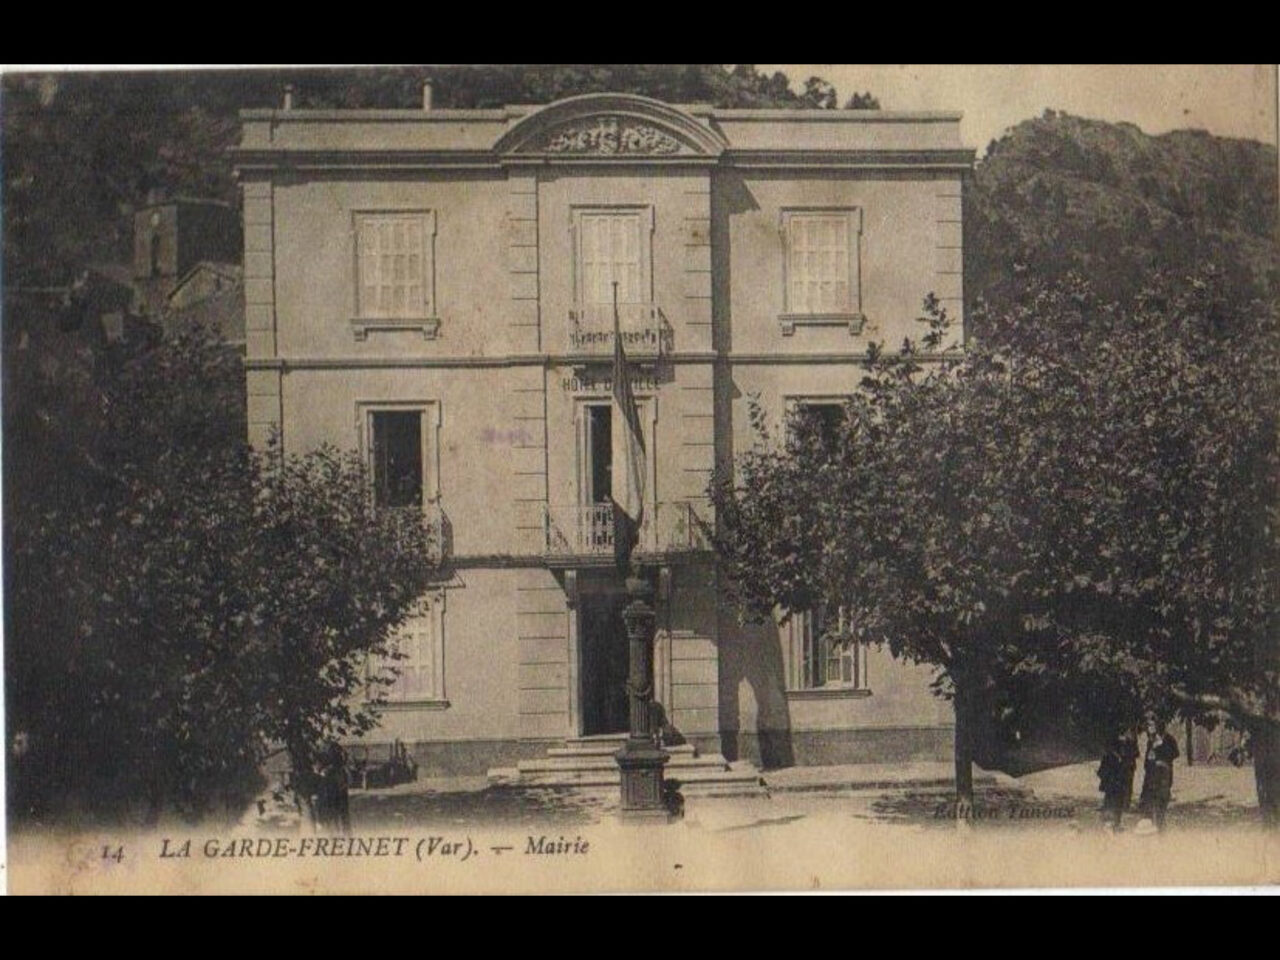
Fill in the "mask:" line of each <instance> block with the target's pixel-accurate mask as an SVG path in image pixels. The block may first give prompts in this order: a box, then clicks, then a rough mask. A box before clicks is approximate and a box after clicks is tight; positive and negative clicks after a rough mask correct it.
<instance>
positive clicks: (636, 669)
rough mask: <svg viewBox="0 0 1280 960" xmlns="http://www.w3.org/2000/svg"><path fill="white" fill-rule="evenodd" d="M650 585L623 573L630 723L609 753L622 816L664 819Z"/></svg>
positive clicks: (664, 758)
mask: <svg viewBox="0 0 1280 960" xmlns="http://www.w3.org/2000/svg"><path fill="white" fill-rule="evenodd" d="M652 595H653V588H652V587H650V586H649V584H648V582H647V581H645V580H643V579H642V578H640V577H635V576H632V577H628V578H627V597H628V602H627V605H626V607H625V608H624V609H623V611H622V619H623V622H624V623H625V624H626V628H627V641H628V648H629V654H630V669H629V671H628V675H627V699H628V709H629V713H630V721H631V722H630V728H629V731H630V732H629V735H628V737H627V742H626V743H625V744H623V747H622V749H621V750H619V751H618V752H617V753H616V754H615V757H616V758H617V761H618V768H619V770H620V771H621V773H622V817H623V819H648V818H655V819H665V818H666V817H667V816H668V812H667V808H666V805H665V803H664V801H663V795H662V794H663V791H662V768H663V767H664V766H665V765H666V762H667V754H666V751H665V750H662V749H659V748H658V746H657V745H656V744H655V743H654V737H653V710H652V706H653V626H654V612H653V605H652V604H651V603H650V598H651V597H652Z"/></svg>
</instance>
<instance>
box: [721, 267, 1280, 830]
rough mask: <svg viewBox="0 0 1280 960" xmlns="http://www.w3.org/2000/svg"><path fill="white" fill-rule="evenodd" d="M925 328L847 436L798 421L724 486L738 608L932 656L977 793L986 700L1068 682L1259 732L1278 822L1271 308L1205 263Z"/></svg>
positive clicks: (1078, 286) (1088, 695) (865, 398)
mask: <svg viewBox="0 0 1280 960" xmlns="http://www.w3.org/2000/svg"><path fill="white" fill-rule="evenodd" d="M926 308H927V309H926V317H925V318H924V319H925V320H926V322H927V323H928V324H929V332H928V333H927V334H926V335H925V336H924V338H923V340H922V343H921V345H916V344H913V343H910V342H908V343H907V344H904V346H903V348H902V349H901V350H900V351H899V352H898V353H896V354H893V355H886V354H884V353H881V352H878V351H873V355H872V358H871V360H870V361H869V364H868V372H867V375H866V376H865V377H864V379H863V381H862V383H861V385H860V389H859V390H858V391H857V392H856V393H855V395H854V396H853V398H852V399H851V400H850V402H849V403H848V404H847V407H846V421H845V426H844V429H842V430H841V431H840V432H839V434H838V435H837V437H836V438H835V442H834V443H832V442H831V438H829V437H823V436H821V435H819V434H817V433H815V432H814V431H813V430H812V429H809V428H808V427H807V426H806V425H805V424H804V422H803V421H800V422H797V423H793V424H792V425H791V426H790V429H789V430H788V433H787V435H786V437H785V438H784V439H783V440H782V442H781V443H778V442H774V441H771V440H770V438H769V437H768V436H767V432H766V431H765V429H764V427H765V425H764V423H763V416H762V414H760V413H759V412H757V413H756V415H755V418H756V424H757V428H758V429H759V430H760V431H761V432H760V436H761V440H760V442H759V443H758V444H757V445H756V447H755V448H753V449H752V450H751V451H749V452H748V453H746V454H745V455H743V456H742V457H741V458H740V460H739V463H738V465H737V467H738V472H737V476H736V477H735V478H727V477H726V478H719V480H718V482H717V484H716V485H715V487H714V488H713V496H714V498H715V500H716V503H717V508H718V516H719V518H720V523H721V534H720V538H719V545H720V548H721V551H722V554H723V556H724V557H725V560H726V564H727V566H728V568H729V571H730V573H731V575H732V577H733V579H734V582H735V583H736V584H737V588H738V589H739V591H740V592H741V594H742V596H743V598H744V599H745V600H746V602H747V603H748V605H749V607H750V609H751V610H752V611H753V612H754V613H755V614H756V615H757V616H763V615H767V614H769V613H771V612H772V611H774V610H780V611H781V612H782V613H783V615H787V614H788V613H789V612H792V611H802V610H808V609H813V608H814V607H815V606H816V605H818V604H820V603H825V604H827V605H830V606H836V605H840V606H844V607H846V608H847V609H849V610H851V611H854V612H855V613H856V617H855V622H857V623H858V624H859V629H860V632H861V635H862V636H863V638H864V639H866V640H868V641H869V642H883V643H887V644H888V645H889V647H890V649H891V650H892V652H893V653H894V654H895V655H896V656H900V657H904V658H906V659H909V660H913V661H917V662H924V663H928V664H932V665H934V666H936V667H937V668H938V669H939V682H938V685H937V686H938V691H939V692H940V693H942V694H943V695H945V696H950V697H952V698H953V699H954V703H955V709H956V760H957V770H956V784H957V793H958V797H959V798H960V799H961V800H962V801H967V800H969V799H971V795H972V794H971V791H972V781H971V776H970V770H971V765H970V760H971V757H972V752H973V747H974V742H973V731H974V729H975V727H976V726H977V723H978V720H979V716H978V711H979V710H980V709H981V708H982V707H981V705H982V704H984V703H985V702H987V701H989V700H991V699H992V697H993V693H994V692H995V691H996V690H997V688H998V687H1000V686H1002V685H1004V686H1006V687H1007V686H1012V687H1013V688H1015V690H1016V689H1018V688H1021V689H1023V690H1026V689H1033V690H1035V691H1037V692H1043V691H1046V690H1053V689H1057V690H1059V691H1062V690H1066V691H1068V692H1069V694H1070V695H1071V696H1072V697H1074V698H1077V699H1078V700H1083V701H1085V703H1087V704H1090V705H1094V706H1096V705H1097V704H1100V703H1101V704H1107V705H1109V708H1110V709H1112V710H1115V711H1116V715H1115V716H1114V717H1113V718H1112V719H1125V720H1130V721H1132V720H1134V719H1136V718H1139V717H1140V716H1141V714H1142V712H1143V711H1145V710H1150V711H1154V712H1157V713H1163V714H1165V715H1168V714H1169V713H1171V712H1173V711H1174V710H1179V711H1181V712H1182V713H1183V714H1184V715H1187V716H1193V717H1195V718H1197V719H1202V720H1203V719H1208V718H1210V717H1211V716H1212V715H1213V712H1214V711H1218V716H1219V717H1230V718H1231V721H1232V722H1234V723H1236V724H1238V725H1240V726H1242V727H1244V728H1246V729H1248V730H1250V731H1251V733H1252V734H1253V739H1254V744H1255V752H1256V754H1257V757H1258V762H1257V777H1258V787H1259V800H1260V803H1261V805H1262V808H1263V810H1264V813H1265V814H1266V816H1267V817H1268V818H1269V819H1270V820H1271V822H1274V821H1275V805H1276V796H1277V788H1276V781H1275V771H1276V767H1277V764H1276V759H1275V754H1274V752H1268V751H1274V749H1275V747H1274V744H1275V731H1276V723H1277V714H1276V713H1275V704H1276V695H1277V679H1276V678H1277V673H1276V656H1277V654H1276V626H1277V624H1276V610H1277V597H1276V594H1275V590H1276V587H1275V583H1276V560H1277V539H1276V529H1277V528H1276V515H1275V511H1276V504H1277V502H1280V500H1278V498H1277V493H1280V491H1278V490H1277V486H1276V485H1277V482H1278V477H1280V461H1277V447H1276V442H1277V426H1278V425H1280V412H1278V411H1277V409H1276V404H1277V400H1276V397H1275V393H1274V389H1273V386H1272V385H1273V384H1274V383H1275V377H1276V374H1277V372H1280V371H1277V369H1276V362H1277V361H1276V358H1277V352H1276V346H1277V338H1276V318H1275V308H1274V305H1270V306H1264V305H1262V304H1254V305H1253V306H1252V307H1250V308H1248V309H1242V308H1240V307H1239V306H1238V305H1235V302H1234V301H1233V300H1232V299H1231V298H1227V297H1224V296H1222V295H1220V294H1219V293H1218V292H1217V291H1216V286H1215V283H1214V281H1213V280H1212V278H1210V279H1209V280H1204V279H1198V280H1194V281H1193V282H1191V283H1190V284H1181V283H1179V284H1172V283H1162V284H1160V285H1157V286H1156V287H1154V288H1153V289H1152V291H1151V292H1149V293H1148V294H1146V295H1144V296H1142V297H1140V298H1138V300H1137V301H1136V302H1135V303H1132V304H1127V305H1123V306H1122V305H1117V304H1115V303H1106V302H1102V301H1100V300H1098V298H1096V297H1095V296H1094V295H1093V293H1092V292H1091V290H1090V289H1089V287H1088V286H1087V285H1086V284H1084V283H1082V282H1080V281H1078V280H1067V281H1065V282H1063V283H1060V284H1049V285H1043V286H1041V287H1040V288H1039V289H1036V290H1031V289H1030V288H1029V289H1028V292H1027V294H1026V296H1024V297H1023V298H1022V299H1021V300H1019V301H1018V302H1017V303H1016V304H1015V305H1014V306H1013V307H1010V308H1008V309H1006V310H1004V311H1001V312H998V313H996V314H995V315H985V316H982V317H981V319H982V320H983V329H986V330H988V331H989V335H988V336H987V337H986V338H985V339H983V340H978V341H970V343H969V344H968V345H967V347H966V349H965V350H964V351H963V353H959V352H948V351H946V350H942V349H939V348H941V347H943V346H945V341H946V337H947V332H946V330H947V326H948V321H947V318H946V316H945V313H944V312H943V311H942V310H940V309H939V308H938V306H937V304H936V302H934V301H932V299H930V300H929V301H928V302H927V304H926Z"/></svg>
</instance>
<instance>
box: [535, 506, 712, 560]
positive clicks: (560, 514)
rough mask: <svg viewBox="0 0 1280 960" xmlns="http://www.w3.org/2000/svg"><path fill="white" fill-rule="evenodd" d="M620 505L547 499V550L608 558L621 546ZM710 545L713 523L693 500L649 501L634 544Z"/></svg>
mask: <svg viewBox="0 0 1280 960" xmlns="http://www.w3.org/2000/svg"><path fill="white" fill-rule="evenodd" d="M619 517H620V511H619V509H618V507H617V506H616V505H615V504H613V503H593V504H587V505H577V504H571V505H557V504H549V505H548V506H547V511H546V527H545V529H546V543H545V549H546V553H547V556H548V557H550V558H553V559H556V558H558V559H569V558H592V559H597V560H606V559H612V558H614V557H615V556H616V551H617V550H618V548H619V543H618V531H619V529H620V526H621V525H620V523H619ZM710 549H711V527H710V525H709V524H708V523H707V522H706V521H705V520H704V519H703V518H702V517H701V516H699V514H698V510H697V504H696V503H695V502H693V501H688V500H679V501H673V502H664V503H658V504H656V505H655V504H651V505H650V506H649V507H647V508H646V509H645V515H644V518H643V519H642V522H641V525H640V532H639V538H638V542H637V543H636V550H637V551H638V552H640V553H656V554H673V553H690V552H698V551H704V550H710Z"/></svg>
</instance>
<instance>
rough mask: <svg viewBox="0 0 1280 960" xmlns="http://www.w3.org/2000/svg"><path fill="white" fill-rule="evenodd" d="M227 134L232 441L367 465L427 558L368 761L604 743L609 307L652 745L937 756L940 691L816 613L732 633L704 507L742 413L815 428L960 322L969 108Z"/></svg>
mask: <svg viewBox="0 0 1280 960" xmlns="http://www.w3.org/2000/svg"><path fill="white" fill-rule="evenodd" d="M428 102H429V101H428ZM241 120H242V126H243V134H242V141H241V146H240V147H239V149H238V150H237V151H236V153H235V160H236V164H237V169H238V173H239V177H240V179H241V182H242V186H243V192H244V279H243V284H244V295H245V328H246V330H245V337H246V352H247V365H248V371H247V390H248V410H249V430H250V434H251V439H252V440H253V442H254V443H255V444H257V445H262V444H265V443H266V442H267V439H268V437H269V436H271V435H272V434H273V433H274V432H276V431H278V432H279V436H280V438H281V440H282V442H283V444H284V447H285V448H286V449H287V450H289V451H297V452H301V451H304V450H306V449H308V448H312V447H315V446H318V445H320V444H323V443H329V444H334V445H337V446H339V447H354V448H358V449H360V450H361V451H363V452H364V454H365V455H366V456H367V457H368V461H369V464H370V468H371V475H372V481H373V485H374V497H375V500H376V502H377V503H378V504H379V505H380V506H382V507H386V508H403V509H414V510H421V511H422V512H423V515H424V518H425V521H426V522H429V523H431V524H434V525H435V527H436V529H437V530H438V532H439V538H438V539H439V543H440V551H441V561H442V574H441V577H440V580H439V583H438V585H437V586H436V588H434V589H433V590H431V591H430V592H429V593H428V594H427V595H426V596H424V597H423V598H422V601H421V604H420V606H419V608H418V610H417V613H416V615H415V617H414V618H413V619H412V620H411V621H410V622H409V623H408V624H407V625H406V627H405V629H404V631H403V635H402V643H401V648H402V651H403V652H404V653H405V654H406V655H407V659H406V660H404V661H403V662H402V664H401V668H402V675H401V677H400V679H399V680H398V682H397V684H396V686H395V687H394V688H393V689H392V690H391V693H390V697H391V702H390V703H389V704H388V706H387V707H386V708H385V710H383V713H382V723H381V727H380V729H379V730H378V731H377V732H376V733H375V734H374V735H373V736H372V738H371V740H372V741H373V742H374V743H375V744H377V743H384V742H385V743H389V742H391V741H393V740H397V739H398V740H401V741H403V742H404V743H405V744H406V745H407V746H408V748H409V749H410V750H411V751H412V752H413V754H414V755H415V757H416V759H417V760H418V762H419V764H420V765H421V766H422V768H423V770H424V771H429V772H434V773H448V774H459V773H481V772H484V771H486V770H489V769H491V768H494V767H511V766H514V765H515V764H516V763H517V762H519V761H525V762H526V763H527V762H531V761H536V760H538V759H539V758H545V757H547V756H548V751H550V752H551V756H553V757H560V758H563V757H564V756H565V755H583V756H591V755H592V754H593V752H592V750H591V749H590V745H591V744H593V743H603V744H605V745H607V744H609V742H610V741H609V740H608V737H609V736H610V735H617V734H620V733H622V732H623V731H625V729H626V726H627V700H626V690H625V688H624V683H625V680H626V675H627V647H626V643H627V640H626V633H625V630H624V629H623V625H622V621H621V616H620V613H621V606H622V603H623V600H624V594H623V579H622V575H621V574H620V573H619V571H618V567H617V564H616V552H617V537H616V532H617V523H616V520H617V509H616V507H615V506H614V504H615V501H617V502H622V501H623V500H624V496H623V494H624V493H625V490H624V489H622V484H625V483H626V482H627V481H626V473H625V471H623V470H622V456H621V453H620V450H621V447H620V444H621V443H622V430H621V429H620V425H619V424H617V423H614V422H612V419H611V413H610V394H611V386H612V385H611V380H610V378H611V376H612V360H613V337H614V323H615V320H614V307H613V294H614V290H615V289H616V291H617V313H618V321H617V322H618V326H619V328H620V330H621V335H622V337H623V338H624V341H623V343H624V347H625V349H626V352H627V356H628V359H629V361H630V363H631V366H632V368H633V370H632V372H633V380H632V384H633V389H634V390H635V393H636V396H637V401H638V405H639V409H640V414H641V420H642V423H643V427H644V431H645V450H646V454H647V457H648V463H647V465H646V479H647V482H646V483H645V485H644V496H645V499H646V505H645V510H644V522H643V527H642V529H641V530H640V531H639V534H638V536H639V542H638V546H637V548H636V558H637V560H638V561H639V562H640V564H641V566H642V569H643V570H644V572H645V574H646V575H647V576H648V577H650V578H651V580H652V584H653V587H654V602H655V607H656V612H657V635H656V646H655V682H654V690H653V693H654V697H655V699H656V700H657V701H658V703H659V704H661V707H662V712H663V715H664V717H665V720H664V723H665V726H664V740H665V741H666V742H667V743H670V744H680V743H681V741H683V744H682V747H681V748H682V749H683V750H684V751H685V755H687V756H701V757H721V756H723V757H724V758H728V760H730V761H733V760H739V759H740V760H749V761H753V762H754V763H757V764H762V765H765V766H779V765H789V764H806V763H848V762H862V761H889V760H911V759H922V760H923V759H945V758H947V757H949V756H950V754H951V741H952V720H951V710H950V706H949V704H947V703H945V702H943V701H940V700H938V699H936V698H935V697H933V696H932V695H931V693H930V690H929V681H930V680H931V674H930V672H929V671H928V670H927V669H924V668H919V667H914V666H910V665H907V664H902V663H898V662H895V661H894V660H893V659H892V658H891V657H890V655H889V653H888V651H887V650H879V649H875V648H867V647H866V646H862V645H859V644H856V643H851V642H847V641H841V640H840V639H839V637H840V635H841V631H839V630H838V629H833V627H837V626H838V620H839V614H838V612H834V611H833V612H822V611H819V612H813V613H809V614H805V615H803V616H797V617H794V618H792V619H791V620H790V621H789V622H788V623H786V624H785V625H783V626H778V625H776V624H773V625H765V626H758V625H750V624H746V625H744V624H743V623H742V622H741V620H742V618H741V617H740V615H739V611H738V610H736V609H735V608H734V607H733V605H732V604H731V603H730V602H729V601H728V599H727V594H726V591H725V589H724V584H723V582H722V579H721V578H722V575H721V574H720V573H719V572H718V570H717V565H716V562H715V558H714V555H713V553H712V551H711V534H712V532H713V531H714V528H715V516H714V515H713V513H712V511H711V509H710V506H709V502H708V499H707V486H708V480H709V478H710V477H711V475H712V471H713V470H714V469H715V468H716V467H717V466H719V467H721V468H728V467H730V465H731V464H732V462H733V458H734V456H735V453H736V452H739V451H741V450H743V449H745V448H746V447H747V446H749V445H750V444H751V443H753V442H754V436H753V434H752V430H751V427H750V424H749V423H748V404H749V403H750V402H751V400H752V399H753V398H756V399H758V400H759V402H760V403H761V404H762V405H763V407H764V409H765V410H766V411H768V412H769V413H770V415H771V417H772V418H773V420H774V422H775V423H778V424H780V423H781V422H782V421H783V420H784V418H785V415H786V414H787V412H788V411H790V410H794V409H796V408H799V407H802V406H805V405H809V406H812V407H814V408H815V412H816V413H817V414H818V415H822V411H823V410H837V409H838V406H839V404H840V403H841V400H842V398H843V397H844V396H847V395H848V393H849V392H850V391H851V390H853V389H856V386H857V384H858V381H859V379H860V377H861V370H860V367H859V365H858V364H859V361H860V359H861V358H862V357H863V356H864V355H865V353H866V351H867V348H868V345H869V344H871V343H873V342H884V343H886V344H889V345H896V344H898V343H901V341H902V340H903V338H904V337H905V336H908V335H916V334H917V333H918V327H917V325H916V324H915V323H914V319H915V318H916V317H917V316H919V314H920V311H921V304H922V301H923V300H924V298H925V297H926V295H928V294H930V293H933V294H935V295H937V297H938V298H939V299H940V300H941V301H942V304H943V305H944V306H945V307H946V309H947V310H948V312H949V313H950V314H951V315H952V316H953V317H956V318H957V319H962V318H963V299H962V297H963V289H962V282H961V276H962V270H961V268H962V259H963V252H962V243H961V237H962V229H961V221H962V211H963V193H964V184H965V179H966V176H967V174H968V172H969V171H970V169H971V166H972V163H973V159H974V154H973V151H972V150H970V149H967V148H965V147H964V146H963V145H962V144H961V141H960V133H959V120H960V117H959V114H951V113H894V112H887V111H877V110H868V111H862V110H719V109H713V108H711V107H708V106H705V105H697V104H668V103H662V102H658V101H656V100H652V99H648V98H645V97H639V96H630V95H614V94H599V95H588V96H580V97H572V98H569V99H565V100H561V101H558V102H556V103H551V104H548V105H539V106H513V107H508V108H505V109H492V110H429V109H426V110H341V111H334V110H314V111H313V110H294V109H285V110H250V111H245V112H243V113H242V115H241ZM575 751H578V752H579V753H577V754H575ZM600 755H602V756H603V755H604V753H603V752H601V753H600ZM668 774H669V775H678V774H677V773H676V770H675V769H674V768H673V769H670V770H669V771H668Z"/></svg>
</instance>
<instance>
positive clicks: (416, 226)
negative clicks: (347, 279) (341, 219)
mask: <svg viewBox="0 0 1280 960" xmlns="http://www.w3.org/2000/svg"><path fill="white" fill-rule="evenodd" d="M430 243H431V237H430V230H429V229H428V215H427V214H418V213H415V214H362V215H360V216H359V217H358V218H357V221H356V245H357V257H356V261H357V269H358V270H359V274H360V275H359V280H358V288H357V289H358V293H357V297H358V303H357V307H358V311H359V313H360V315H361V316H363V317H374V318H393V317H401V318H404V317H422V316H428V315H430V314H431V312H432V303H431V257H430Z"/></svg>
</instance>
